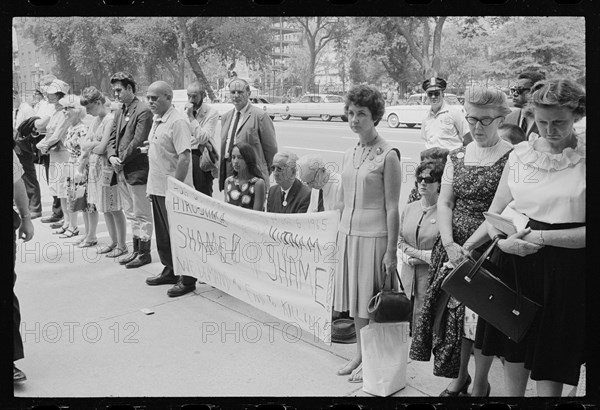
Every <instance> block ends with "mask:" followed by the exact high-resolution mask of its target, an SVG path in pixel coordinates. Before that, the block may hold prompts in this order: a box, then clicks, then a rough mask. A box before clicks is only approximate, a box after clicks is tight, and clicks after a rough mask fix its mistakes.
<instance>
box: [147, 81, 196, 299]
mask: <svg viewBox="0 0 600 410" xmlns="http://www.w3.org/2000/svg"><path fill="white" fill-rule="evenodd" d="M146 98H148V104H149V106H150V110H151V111H152V113H153V114H154V118H153V123H152V129H151V130H150V135H151V137H150V138H149V140H148V141H149V143H150V144H149V148H148V162H149V164H150V170H149V172H148V190H147V193H148V196H149V197H150V200H151V201H152V215H153V217H154V226H155V227H156V248H157V249H158V256H159V258H160V262H161V263H162V264H163V265H164V268H163V270H162V272H161V273H160V274H158V275H156V276H153V277H150V278H147V279H146V284H148V285H163V284H174V286H173V287H172V288H171V289H169V290H168V291H167V295H169V296H170V297H176V296H182V295H185V294H186V293H189V292H192V291H194V290H195V289H196V278H194V277H192V276H186V275H180V276H175V271H174V270H173V256H172V254H171V238H170V235H169V220H168V217H167V207H166V204H165V197H166V196H167V177H168V176H171V177H174V178H176V179H177V180H179V181H181V182H183V183H185V184H187V185H189V186H191V187H193V186H194V185H193V182H192V160H191V142H190V128H189V124H188V122H187V120H186V118H185V116H184V114H182V113H180V112H179V111H177V110H176V109H175V107H174V106H173V104H172V101H173V89H172V88H171V86H170V85H169V84H167V83H166V82H164V81H156V82H154V83H152V84H150V87H148V91H146Z"/></svg>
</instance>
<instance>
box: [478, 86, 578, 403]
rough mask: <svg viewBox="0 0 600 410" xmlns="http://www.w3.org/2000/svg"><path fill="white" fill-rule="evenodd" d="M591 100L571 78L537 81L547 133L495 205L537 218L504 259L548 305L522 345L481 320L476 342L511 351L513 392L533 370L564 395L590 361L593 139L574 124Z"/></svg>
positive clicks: (504, 182) (509, 171)
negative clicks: (589, 153)
mask: <svg viewBox="0 0 600 410" xmlns="http://www.w3.org/2000/svg"><path fill="white" fill-rule="evenodd" d="M585 99H586V95H585V90H584V89H583V87H581V86H580V85H579V84H577V83H575V82H573V81H570V80H552V81H540V82H538V83H536V84H535V85H534V86H533V88H532V96H531V104H532V106H533V112H534V115H535V121H536V123H537V126H538V130H539V132H540V137H539V138H536V139H535V140H532V141H526V142H522V143H520V144H518V145H517V146H515V149H514V151H513V152H512V153H511V154H510V156H509V157H508V162H507V164H506V166H505V168H504V172H503V174H502V178H501V179H500V185H499V186H498V190H497V192H496V196H495V198H494V201H493V202H492V205H491V206H490V212H496V213H500V212H502V211H503V210H504V209H505V208H506V206H508V204H509V203H511V207H512V208H513V209H514V210H515V211H517V212H521V213H523V214H525V215H526V216H527V217H528V218H529V222H528V224H527V227H526V228H525V230H523V231H520V232H518V233H516V234H514V235H511V236H510V237H508V238H506V239H501V240H500V241H499V242H498V247H499V248H500V250H501V251H502V252H503V253H502V258H501V260H500V262H499V265H500V266H501V268H502V269H501V273H502V274H503V275H504V276H506V277H504V278H503V279H504V280H506V281H507V282H508V283H511V282H514V279H513V278H514V273H513V265H512V263H513V260H514V262H515V264H516V269H517V275H519V276H518V277H519V283H520V285H521V288H522V289H523V293H524V295H525V296H528V297H529V298H530V299H532V300H535V301H537V302H539V303H540V304H541V305H542V307H541V309H540V310H539V311H538V314H537V316H536V318H535V319H534V321H533V323H532V325H531V327H530V328H529V330H528V332H527V334H526V335H525V336H524V338H523V340H522V341H520V342H519V343H514V342H512V341H510V340H509V339H508V338H507V337H506V336H504V335H503V334H502V333H500V332H499V331H498V330H496V329H495V328H494V327H492V326H491V325H489V324H487V323H485V322H484V321H483V319H480V320H479V324H478V331H477V340H476V347H480V348H481V349H482V352H483V353H484V354H486V355H492V356H493V355H501V356H503V357H505V363H504V372H505V378H504V380H505V381H506V383H507V385H506V390H507V393H508V395H511V396H523V395H524V394H525V389H526V387H527V380H528V378H529V373H530V372H531V379H532V380H535V381H536V388H537V389H536V390H537V394H538V396H561V393H562V390H563V384H569V385H572V386H576V385H577V382H578V380H579V371H580V366H581V364H582V363H584V361H585V356H584V354H585V352H584V349H585V324H586V321H585V317H586V303H585V294H586V292H585V282H586V276H585V274H586V269H585V253H586V252H585V247H586V237H585V235H586V228H585V222H586V207H585V197H586V147H585V145H586V138H585V133H578V132H577V131H576V129H575V128H574V124H575V123H576V122H577V121H578V120H580V119H581V118H582V117H583V116H584V115H585V111H586V102H585ZM488 231H489V234H490V235H494V236H495V235H497V234H499V233H500V231H498V230H497V229H495V228H494V227H492V226H488Z"/></svg>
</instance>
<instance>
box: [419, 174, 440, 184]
mask: <svg viewBox="0 0 600 410" xmlns="http://www.w3.org/2000/svg"><path fill="white" fill-rule="evenodd" d="M421 182H425V183H426V184H433V183H434V182H436V180H435V179H433V177H422V176H420V175H419V176H417V184H420V183H421Z"/></svg>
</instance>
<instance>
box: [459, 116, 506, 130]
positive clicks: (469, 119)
mask: <svg viewBox="0 0 600 410" xmlns="http://www.w3.org/2000/svg"><path fill="white" fill-rule="evenodd" d="M465 118H466V119H467V122H468V123H469V124H471V125H475V124H477V122H480V123H481V125H483V126H484V127H487V126H488V125H490V124H491V123H493V122H494V121H495V120H497V119H498V118H504V115H499V116H498V117H494V118H492V117H483V118H477V117H470V116H468V115H467V116H466V117H465Z"/></svg>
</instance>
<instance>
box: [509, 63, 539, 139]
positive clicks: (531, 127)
mask: <svg viewBox="0 0 600 410" xmlns="http://www.w3.org/2000/svg"><path fill="white" fill-rule="evenodd" d="M545 78H546V76H545V75H544V73H541V72H539V71H524V72H522V73H521V74H519V77H518V79H517V85H516V86H513V87H511V88H510V92H511V94H512V96H513V105H514V107H515V108H514V109H513V110H512V112H511V113H510V114H508V115H507V116H506V119H505V120H504V122H505V123H506V124H515V125H516V126H518V127H520V128H521V129H522V130H523V132H524V133H525V137H526V138H529V136H530V135H531V134H532V133H536V134H537V132H538V131H537V127H536V125H535V120H534V118H533V113H532V112H531V111H530V110H528V109H526V107H527V101H528V100H529V96H530V95H531V87H533V85H534V84H535V83H537V82H538V81H541V80H544V79H545Z"/></svg>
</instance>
